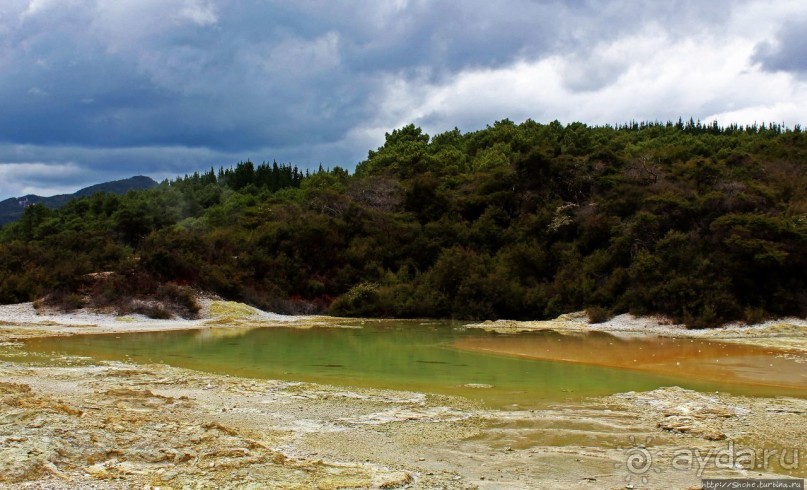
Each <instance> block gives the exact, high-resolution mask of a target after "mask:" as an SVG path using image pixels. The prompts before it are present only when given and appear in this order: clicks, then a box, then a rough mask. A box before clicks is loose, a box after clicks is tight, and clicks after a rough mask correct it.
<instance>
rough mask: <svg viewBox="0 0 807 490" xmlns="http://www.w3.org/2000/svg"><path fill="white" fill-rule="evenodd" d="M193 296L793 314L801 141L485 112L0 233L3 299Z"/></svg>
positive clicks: (800, 226)
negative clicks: (353, 160)
mask: <svg viewBox="0 0 807 490" xmlns="http://www.w3.org/2000/svg"><path fill="white" fill-rule="evenodd" d="M190 288H193V289H195V290H199V291H211V292H215V293H217V294H219V295H221V296H223V297H225V298H228V299H233V300H239V301H244V302H247V303H250V304H253V305H256V306H258V307H261V308H265V309H270V310H274V311H280V312H290V313H312V312H330V313H331V314H335V315H350V316H383V317H439V318H456V319H497V318H510V319H538V318H546V317H554V316H556V315H558V314H560V313H563V312H569V311H577V310H582V309H587V311H588V312H589V316H590V317H591V318H592V319H593V320H595V321H600V320H602V319H605V318H607V317H608V316H609V315H613V314H617V313H623V312H633V313H636V314H650V313H660V314H664V315H668V316H669V317H671V318H673V319H674V320H676V321H683V322H686V323H687V324H688V325H689V326H691V327H696V328H697V327H708V326H715V325H718V324H720V323H723V322H727V321H733V320H744V321H749V322H755V321H759V320H761V319H764V318H768V317H775V316H783V315H800V316H807V135H806V134H805V133H804V132H803V131H802V130H801V128H800V127H798V126H796V127H794V128H785V127H783V126H780V125H777V124H772V125H761V126H757V125H754V126H747V127H740V126H734V125H733V126H728V127H721V126H718V124H717V123H714V124H706V125H704V124H701V123H699V122H694V121H692V120H690V121H688V122H683V121H678V122H677V123H672V122H669V123H641V124H640V123H631V124H627V125H624V126H619V127H612V126H601V127H591V126H587V125H585V124H582V123H573V124H569V125H566V126H564V125H562V124H560V123H558V122H557V121H555V122H552V123H549V124H539V123H536V122H534V121H531V120H527V121H526V122H524V123H522V124H515V123H513V122H511V121H509V120H504V121H499V122H496V123H495V124H493V125H492V126H488V127H487V128H485V129H482V130H479V131H474V132H469V133H461V132H460V131H458V130H456V129H455V130H453V131H448V132H445V133H442V134H438V135H435V136H432V137H430V136H429V135H427V134H424V133H423V132H422V130H421V129H420V128H417V127H415V126H413V125H409V126H406V127H403V128H401V129H398V130H395V131H392V132H391V133H389V134H387V136H386V141H385V143H384V145H383V146H381V147H380V148H378V149H377V150H374V151H370V152H369V154H368V157H367V159H366V160H364V161H363V162H361V163H359V164H358V166H357V167H356V170H355V172H354V173H353V174H350V173H349V172H348V171H345V170H343V169H341V168H335V169H328V170H324V169H320V170H319V171H317V172H313V173H311V174H309V173H307V172H306V173H302V172H300V171H299V170H298V169H297V168H296V167H292V166H290V165H278V164H277V163H273V164H266V163H264V164H260V165H254V164H253V163H251V162H242V163H239V164H237V165H235V166H234V167H231V168H227V169H225V168H221V169H219V170H218V171H216V170H215V169H211V170H210V171H207V172H204V173H196V174H193V175H188V176H185V177H182V178H178V179H176V180H174V181H166V182H163V183H162V184H160V185H159V186H158V187H156V188H154V189H150V190H144V191H132V192H129V193H127V194H126V195H123V196H116V195H113V194H96V195H94V196H91V197H85V198H81V199H76V200H74V201H71V202H70V203H69V204H67V205H66V206H65V207H64V208H62V209H59V210H50V209H47V208H45V207H43V206H40V205H33V206H30V207H28V208H27V209H26V210H25V214H24V216H23V217H22V219H20V220H19V221H17V222H15V223H11V224H9V225H6V226H5V227H3V228H2V229H0V302H5V303H12V302H23V301H31V300H35V299H39V298H43V297H44V298H45V300H46V301H50V302H51V303H52V304H56V305H59V306H61V307H63V308H77V307H81V306H84V305H95V306H98V305H117V307H119V308H123V309H126V308H129V309H134V311H143V312H145V313H148V314H152V315H153V316H160V315H165V314H166V312H165V311H163V310H162V309H161V308H160V307H155V306H153V304H152V303H149V301H150V300H153V299H162V300H166V301H173V302H174V304H177V305H179V310H177V311H178V312H179V313H180V314H184V315H192V314H193V313H194V311H195V309H194V305H193V301H192V298H191V297H190V295H189V294H188V291H189V289H190ZM123 298H125V301H124V299H123ZM150 304H151V306H149V305H150ZM138 305H139V306H138ZM144 305H145V306H144ZM138 308H139V309H138Z"/></svg>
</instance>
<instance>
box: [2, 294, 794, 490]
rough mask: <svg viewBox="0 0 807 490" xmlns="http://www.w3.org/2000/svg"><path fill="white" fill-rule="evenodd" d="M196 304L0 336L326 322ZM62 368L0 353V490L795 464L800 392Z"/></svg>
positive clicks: (675, 473) (772, 471)
mask: <svg viewBox="0 0 807 490" xmlns="http://www.w3.org/2000/svg"><path fill="white" fill-rule="evenodd" d="M205 308H206V310H205V315H204V317H203V318H204V319H203V320H196V321H193V322H188V321H179V320H177V321H170V322H167V321H150V320H145V319H141V318H133V317H132V318H124V319H123V320H121V319H116V318H114V317H109V316H103V315H101V316H96V317H90V316H81V315H82V314H79V315H78V316H76V315H72V316H62V315H51V316H48V315H44V314H43V315H37V314H36V312H32V307H31V306H30V305H27V306H26V305H22V306H20V305H14V306H11V307H0V321H2V322H3V323H1V324H0V343H2V345H1V346H0V350H1V351H3V352H6V353H8V352H12V353H13V352H15V351H19V349H20V345H19V339H22V338H27V337H33V336H40V335H69V334H72V333H88V332H123V331H141V330H163V329H167V328H209V327H210V326H211V325H215V326H218V327H220V328H251V327H253V326H256V325H259V324H260V325H271V324H272V323H273V322H281V321H282V322H288V321H290V320H293V321H295V322H296V323H295V324H297V323H299V324H300V326H310V325H312V324H327V323H328V322H329V320H328V319H323V318H307V319H290V318H286V317H279V316H272V315H271V314H264V313H262V312H256V311H252V310H249V309H245V308H247V307H243V306H242V305H235V304H228V303H219V302H210V303H208V304H207V305H206V306H205ZM26 315H28V316H26ZM84 315H90V314H84ZM266 315H268V316H266ZM284 324H288V323H284ZM799 328H801V327H799ZM731 335H733V334H731ZM780 338H783V337H780ZM782 342H785V341H782ZM796 343H798V342H796ZM62 364H63V365H61V367H54V366H37V365H34V364H29V363H26V362H21V361H14V362H11V361H6V362H0V380H2V381H0V488H158V487H159V488H256V489H257V488H463V489H464V488H483V489H505V488H507V489H509V488H591V489H601V488H700V481H701V480H700V477H701V476H710V477H759V476H760V475H762V476H769V477H771V476H775V475H782V474H785V475H791V476H796V477H802V478H803V477H804V476H805V475H807V450H805V449H804V448H805V447H807V423H805V422H807V400H803V399H795V398H749V397H738V396H730V395H725V394H704V393H697V392H693V391H688V390H683V389H680V388H677V387H669V388H662V389H658V390H654V391H650V392H643V393H623V394H618V395H612V396H609V397H601V398H594V399H591V400H587V401H585V402H568V403H557V404H555V405H552V406H548V407H547V408H546V409H543V410H534V411H531V410H522V411H499V410H488V409H484V408H483V407H480V406H477V405H475V404H473V403H471V402H469V401H468V400H465V399H462V398H457V397H447V396H436V395H428V394H422V393H410V392H399V391H388V390H377V389H355V388H344V387H333V386H325V385H316V384H310V383H290V382H281V381H272V380H254V379H246V378H237V377H231V376H225V375H214V374H207V373H201V372H196V371H190V370H185V369H179V368H174V367H170V366H166V365H135V364H127V363H119V362H103V363H88V362H78V361H77V362H73V363H71V362H64V363H62ZM765 450H767V452H765V453H763V452H764V451H765ZM799 450H801V451H802V452H805V454H800V455H798V456H800V458H801V459H796V460H795V461H794V456H796V453H797V451H799ZM772 451H777V452H776V453H775V454H773V455H771V452H772ZM752 456H753V457H752ZM766 456H767V460H766V459H765V457H766ZM719 457H720V458H722V459H720V458H719ZM637 458H638V459H637Z"/></svg>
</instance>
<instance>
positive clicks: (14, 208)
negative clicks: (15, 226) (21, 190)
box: [0, 175, 158, 226]
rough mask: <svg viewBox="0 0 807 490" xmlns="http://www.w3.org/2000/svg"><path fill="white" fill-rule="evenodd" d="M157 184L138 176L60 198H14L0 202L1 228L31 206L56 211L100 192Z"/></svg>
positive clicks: (85, 189) (127, 189)
mask: <svg viewBox="0 0 807 490" xmlns="http://www.w3.org/2000/svg"><path fill="white" fill-rule="evenodd" d="M157 185H158V184H157V182H156V181H155V180H154V179H152V178H151V177H145V176H143V175H138V176H136V177H130V178H128V179H123V180H115V181H112V182H104V183H103V184H95V185H91V186H89V187H85V188H84V189H81V190H79V191H76V192H75V193H73V194H60V195H58V196H51V197H42V196H37V195H34V194H28V195H27V196H22V197H12V198H10V199H6V200H5V201H0V226H2V225H4V224H6V223H10V222H12V221H16V220H18V219H20V217H21V216H22V213H23V211H25V208H26V207H27V206H30V205H31V204H44V205H45V206H47V207H49V208H52V209H56V208H60V207H62V206H64V205H65V204H67V203H68V202H70V201H71V200H73V199H76V198H78V197H86V196H92V195H93V194H98V193H100V192H108V193H110V194H125V193H127V192H129V191H132V190H142V189H151V188H152V187H156V186H157Z"/></svg>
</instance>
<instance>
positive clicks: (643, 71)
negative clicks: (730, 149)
mask: <svg viewBox="0 0 807 490" xmlns="http://www.w3.org/2000/svg"><path fill="white" fill-rule="evenodd" d="M745 20H746V16H745V15H741V16H740V18H739V21H740V22H738V24H740V25H744V22H745ZM729 27H730V26H729ZM729 30H731V29H729ZM736 30H737V32H733V33H732V35H730V36H728V37H725V36H723V35H722V33H721V35H720V36H717V35H710V34H709V33H701V34H700V36H698V37H675V36H672V35H669V34H665V33H662V32H657V31H655V30H654V29H652V28H647V29H645V30H643V31H642V32H639V33H637V34H634V35H631V36H628V37H623V38H621V39H617V40H616V41H613V42H608V43H602V44H600V45H597V46H594V47H592V49H591V50H590V51H589V53H587V56H585V58H581V57H580V55H578V54H569V55H564V54H555V55H552V56H547V57H543V58H540V59H536V60H521V61H518V62H516V63H513V64H511V65H509V66H506V67H502V68H497V69H467V70H463V71H460V72H459V73H457V74H456V75H455V76H453V77H451V78H450V79H448V80H446V81H444V82H442V83H428V82H424V80H422V79H406V78H403V77H397V78H394V79H390V80H388V81H387V83H386V87H387V88H386V90H385V91H384V93H383V96H382V97H381V99H380V106H381V110H379V117H378V118H377V119H376V120H375V121H372V122H371V123H370V124H368V125H366V128H372V127H377V128H394V127H399V126H401V125H403V124H406V123H408V122H415V123H417V124H421V125H422V126H424V128H425V129H426V130H427V131H429V132H437V131H444V130H447V129H450V128H451V127H453V126H455V125H459V126H460V127H461V128H462V129H466V130H471V129H476V128H478V127H481V126H484V125H485V124H488V123H492V122H493V121H494V120H497V119H503V118H510V119H514V120H516V121H520V120H524V119H527V118H532V119H535V120H538V121H549V120H552V119H559V120H561V121H562V122H566V123H568V122H572V121H583V122H586V123H589V124H607V123H622V122H626V121H628V120H661V121H666V120H677V119H678V117H684V118H685V119H686V118H689V117H694V118H696V119H697V118H701V119H703V120H711V119H713V118H715V117H717V118H718V119H719V120H720V122H721V124H728V123H731V122H738V123H753V122H754V121H759V122H761V121H763V120H764V121H778V122H782V121H784V122H785V123H786V124H788V125H793V124H796V123H802V124H803V123H804V122H805V121H804V119H805V117H807V116H805V114H807V111H805V110H804V109H805V107H806V106H807V103H805V102H798V101H807V87H806V86H805V84H802V83H799V82H798V80H796V79H795V78H794V77H793V76H792V75H789V74H785V73H768V72H764V71H762V70H760V69H759V67H758V66H755V64H754V63H753V62H752V58H753V55H754V50H755V46H756V44H757V41H758V39H759V38H757V39H754V38H752V37H751V36H747V35H745V34H744V33H743V32H740V29H736ZM589 65H592V66H589ZM581 88H582V89H583V90H580V89H581ZM387 130H388V129H387Z"/></svg>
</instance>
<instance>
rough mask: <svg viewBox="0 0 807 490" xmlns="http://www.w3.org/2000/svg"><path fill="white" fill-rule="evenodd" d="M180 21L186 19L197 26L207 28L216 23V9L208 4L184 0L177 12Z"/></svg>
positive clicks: (194, 0) (195, 0)
mask: <svg viewBox="0 0 807 490" xmlns="http://www.w3.org/2000/svg"><path fill="white" fill-rule="evenodd" d="M179 17H180V18H181V19H187V20H190V21H191V22H193V23H194V24H196V25H198V26H208V25H211V24H215V23H216V22H218V20H219V17H218V14H217V13H216V8H215V7H214V6H213V5H212V4H211V3H210V2H201V1H199V0H185V2H184V4H183V5H182V7H181V10H180V11H179Z"/></svg>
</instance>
